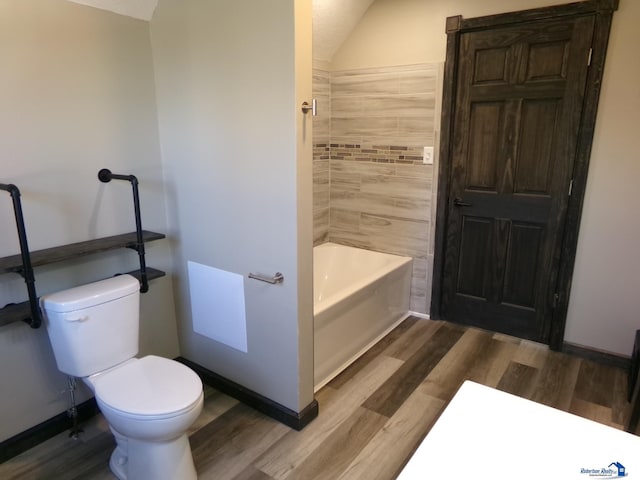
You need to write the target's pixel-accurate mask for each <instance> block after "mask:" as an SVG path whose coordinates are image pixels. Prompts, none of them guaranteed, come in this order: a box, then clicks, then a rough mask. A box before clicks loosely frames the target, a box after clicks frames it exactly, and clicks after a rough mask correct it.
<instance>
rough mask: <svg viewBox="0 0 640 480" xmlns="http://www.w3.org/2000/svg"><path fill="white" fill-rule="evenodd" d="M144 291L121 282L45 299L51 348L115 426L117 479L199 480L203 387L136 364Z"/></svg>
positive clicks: (154, 362) (153, 365)
mask: <svg viewBox="0 0 640 480" xmlns="http://www.w3.org/2000/svg"><path fill="white" fill-rule="evenodd" d="M139 289H140V283H139V282H138V280H137V279H136V278H134V277H132V276H131V275H119V276H116V277H112V278H109V279H107V280H101V281H98V282H94V283H91V284H88V285H82V286H79V287H75V288H71V289H69V290H64V291H61V292H57V293H53V294H50V295H44V296H43V297H41V299H40V306H41V308H42V311H43V313H44V319H45V323H46V326H47V333H48V335H49V340H50V341H51V346H52V347H53V353H54V355H55V358H56V363H57V365H58V369H59V370H60V371H61V372H63V373H65V374H67V375H71V376H74V377H79V378H81V379H82V380H83V381H84V382H85V384H86V385H87V386H88V387H89V388H90V389H91V390H92V392H93V393H94V395H95V398H96V401H97V403H98V407H99V408H100V411H101V412H102V414H103V415H104V418H105V419H106V420H107V422H108V423H109V427H110V429H111V432H112V433H113V435H114V437H115V439H116V444H117V445H116V448H115V450H114V451H113V453H112V454H111V459H110V461H109V467H110V468H111V471H112V472H113V474H114V475H115V476H116V477H117V478H119V479H120V480H150V479H153V480H176V479H180V480H191V479H196V478H197V474H196V470H195V467H194V464H193V458H192V455H191V448H190V446H189V440H188V438H187V433H186V432H187V429H188V428H189V427H190V426H191V425H192V424H193V422H194V421H195V420H196V418H198V415H199V414H200V412H201V411H202V404H203V399H204V395H203V390H202V382H201V381H200V378H199V377H198V376H197V375H196V374H195V372H194V371H193V370H191V369H190V368H188V367H187V366H185V365H183V364H181V363H178V362H176V361H173V360H169V359H166V358H161V357H157V356H154V355H148V356H146V357H142V358H136V357H135V355H136V354H137V353H138V331H139V305H140V293H139Z"/></svg>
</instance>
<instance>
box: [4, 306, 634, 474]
mask: <svg viewBox="0 0 640 480" xmlns="http://www.w3.org/2000/svg"><path fill="white" fill-rule="evenodd" d="M467 379H469V380H473V381H476V382H478V383H482V384H485V385H488V386H491V387H495V388H498V389H500V390H504V391H507V392H511V393H513V394H516V395H519V396H522V397H525V398H529V399H531V400H534V401H537V402H540V403H544V404H546V405H550V406H552V407H556V408H559V409H561V410H565V411H568V412H572V413H574V414H576V415H580V416H582V417H585V418H590V419H592V420H595V421H597V422H600V423H604V424H606V425H610V426H613V427H615V428H622V426H623V425H624V424H625V422H626V421H627V419H628V417H629V415H630V406H629V404H628V403H627V400H626V386H627V376H626V372H625V371H624V370H622V369H618V368H614V367H608V366H603V365H599V364H596V363H593V362H590V361H587V360H583V359H580V358H577V357H572V356H569V355H566V354H562V353H558V352H551V351H549V350H548V348H547V347H546V346H544V345H540V344H537V343H533V342H529V341H525V340H520V339H516V338H512V337H509V336H506V335H501V334H494V333H491V332H486V331H483V330H479V329H475V328H464V327H460V326H457V325H453V324H449V323H444V322H439V321H430V320H422V319H418V318H415V317H410V318H408V319H407V320H406V321H405V322H403V323H402V324H401V325H400V326H398V327H397V328H396V329H395V330H393V331H392V332H391V333H390V334H389V335H387V336H386V337H385V338H384V339H382V340H381V341H380V342H379V343H378V344H376V345H375V346H374V347H373V348H372V349H371V350H369V351H368V352H367V353H366V354H365V355H364V356H362V357H361V358H360V359H359V360H358V361H357V362H355V363H354V364H353V365H351V366H350V367H349V368H348V369H346V370H345V371H344V372H343V373H342V374H340V375H339V376H338V377H336V378H335V379H334V380H332V381H331V382H330V383H329V384H328V385H327V386H325V387H324V388H323V389H322V390H320V391H319V392H318V393H317V399H318V402H319V404H320V415H319V416H318V418H316V419H315V420H314V421H313V422H311V424H309V425H308V426H307V427H306V428H305V429H304V430H302V431H300V432H297V431H294V430H291V429H290V428H288V427H286V426H284V425H282V424H280V423H278V422H276V421H275V420H272V419H270V418H268V417H265V416H264V415H262V414H260V413H258V412H256V411H255V410H253V409H251V408H249V407H247V406H245V405H243V404H241V403H239V402H237V401H236V400H234V399H232V398H230V397H227V396H225V395H223V394H221V393H219V392H217V391H215V390H213V389H211V388H209V387H207V388H206V390H205V393H206V401H205V406H204V410H203V413H202V415H201V416H200V418H199V419H198V421H197V422H196V423H195V424H194V425H193V427H192V429H191V433H190V442H191V448H192V451H193V457H194V461H195V464H196V468H197V470H198V473H199V478H200V479H203V480H204V479H217V480H227V479H228V480H281V479H293V480H298V479H300V480H309V479H327V480H329V479H330V480H336V479H342V480H347V479H349V480H351V479H367V480H370V479H380V480H382V479H393V478H395V476H396V475H397V474H398V472H399V470H400V469H401V468H402V467H403V465H404V464H405V462H406V461H407V459H408V458H409V457H410V456H411V454H412V453H413V452H414V450H415V448H416V447H417V445H418V444H419V443H420V441H421V440H422V438H423V437H424V436H425V435H426V434H427V432H428V431H429V430H430V428H431V426H432V425H433V423H434V422H435V421H436V419H437V418H438V416H439V415H440V413H441V412H442V410H443V409H444V408H445V406H446V405H447V403H448V401H449V400H450V399H451V397H452V396H453V395H454V394H455V392H456V391H457V389H458V388H459V386H460V385H461V384H462V382H463V381H464V380H467ZM84 429H85V432H84V433H83V434H82V436H81V439H80V440H73V439H69V438H68V436H67V434H66V433H65V434H61V435H58V436H57V437H54V438H52V439H50V440H48V441H47V442H45V443H43V444H41V445H39V446H37V447H35V448H33V449H31V450H29V451H27V452H25V453H23V454H21V455H19V456H17V457H15V458H12V459H10V460H8V461H7V462H5V463H3V464H1V465H0V478H2V479H4V480H11V479H47V480H50V479H56V480H57V479H64V480H71V479H92V480H93V479H98V480H100V479H113V478H115V477H113V476H112V475H111V473H110V471H109V467H108V465H107V463H108V459H109V455H110V454H111V450H112V448H113V440H112V438H111V435H110V434H109V433H108V428H107V426H106V424H105V422H104V420H103V419H102V417H100V416H98V417H96V418H95V419H92V420H91V421H90V422H88V423H87V424H86V425H84ZM150 480H151V479H150ZM176 480H179V479H176Z"/></svg>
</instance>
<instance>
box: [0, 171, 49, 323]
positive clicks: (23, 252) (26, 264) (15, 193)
mask: <svg viewBox="0 0 640 480" xmlns="http://www.w3.org/2000/svg"><path fill="white" fill-rule="evenodd" d="M0 190H4V191H6V192H9V194H10V195H11V199H12V200H13V212H14V214H15V218H16V227H17V229H18V240H19V242H20V258H21V261H22V266H21V268H20V269H19V270H15V271H16V272H17V273H19V274H20V275H22V277H23V278H24V282H25V283H26V284H27V293H28V294H29V312H30V316H25V317H24V318H23V320H24V321H25V322H27V323H28V324H29V326H31V328H40V325H42V314H41V312H40V305H39V304H38V295H37V294H36V286H35V283H36V281H35V278H34V276H33V266H32V265H31V255H30V253H29V245H28V243H27V232H26V230H25V227H24V217H23V215H22V204H21V202H20V190H19V189H18V187H16V186H15V185H13V184H4V183H0ZM8 308H9V310H13V311H16V312H18V313H20V315H21V316H22V311H21V310H20V308H19V307H18V306H13V305H8Z"/></svg>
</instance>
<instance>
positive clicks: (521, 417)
mask: <svg viewBox="0 0 640 480" xmlns="http://www.w3.org/2000/svg"><path fill="white" fill-rule="evenodd" d="M616 463H617V464H618V465H621V466H624V472H625V474H626V478H628V479H629V480H632V479H640V437H638V436H635V435H631V434H629V433H626V432H623V431H621V430H617V429H615V428H612V427H608V426H605V425H602V424H599V423H596V422H593V421H591V420H586V419H584V418H581V417H578V416H576V415H573V414H570V413H566V412H563V411H560V410H556V409H555V408H551V407H547V406H545V405H542V404H539V403H535V402H532V401H530V400H525V399H523V398H520V397H517V396H515V395H511V394H508V393H505V392H501V391H499V390H495V389H493V388H489V387H485V386H484V385H479V384H477V383H474V382H470V381H466V382H465V383H464V384H463V385H462V386H461V387H460V389H459V390H458V392H457V393H456V395H455V396H454V397H453V399H452V400H451V402H450V403H449V405H448V406H447V408H446V409H445V411H444V412H443V413H442V415H441V416H440V418H439V419H438V421H437V422H436V423H435V425H434V426H433V428H432V429H431V431H430V432H429V434H428V435H427V436H426V437H425V439H424V440H423V441H422V443H421V444H420V446H419V447H418V449H417V450H416V452H415V453H414V455H413V456H412V457H411V459H410V460H409V462H408V463H407V465H406V466H405V468H404V469H403V470H402V472H401V473H400V475H399V476H398V479H397V480H417V479H420V480H424V479H437V478H443V479H465V480H467V479H491V480H495V479H505V480H506V479H509V480H527V479H551V480H556V479H557V480H565V479H582V480H587V479H589V480H593V479H603V478H620V477H619V476H618V472H619V470H620V469H619V468H618V466H617V465H616Z"/></svg>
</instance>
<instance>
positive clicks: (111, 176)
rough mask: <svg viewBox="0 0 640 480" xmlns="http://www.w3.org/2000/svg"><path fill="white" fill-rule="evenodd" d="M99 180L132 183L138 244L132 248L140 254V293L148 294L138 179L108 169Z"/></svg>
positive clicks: (100, 175) (103, 171)
mask: <svg viewBox="0 0 640 480" xmlns="http://www.w3.org/2000/svg"><path fill="white" fill-rule="evenodd" d="M98 179H99V180H100V181H101V182H103V183H109V182H110V181H111V180H126V181H128V182H131V188H132V190H133V210H134V215H135V220H136V244H135V245H133V246H131V247H130V248H133V249H134V250H135V251H137V252H138V258H139V260H140V279H139V280H140V293H146V292H148V291H149V283H148V278H147V265H146V261H145V252H144V238H143V232H142V220H141V215H140V195H139V194H138V179H137V178H136V177H135V175H120V174H117V173H111V170H109V169H108V168H103V169H102V170H100V171H99V172H98Z"/></svg>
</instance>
